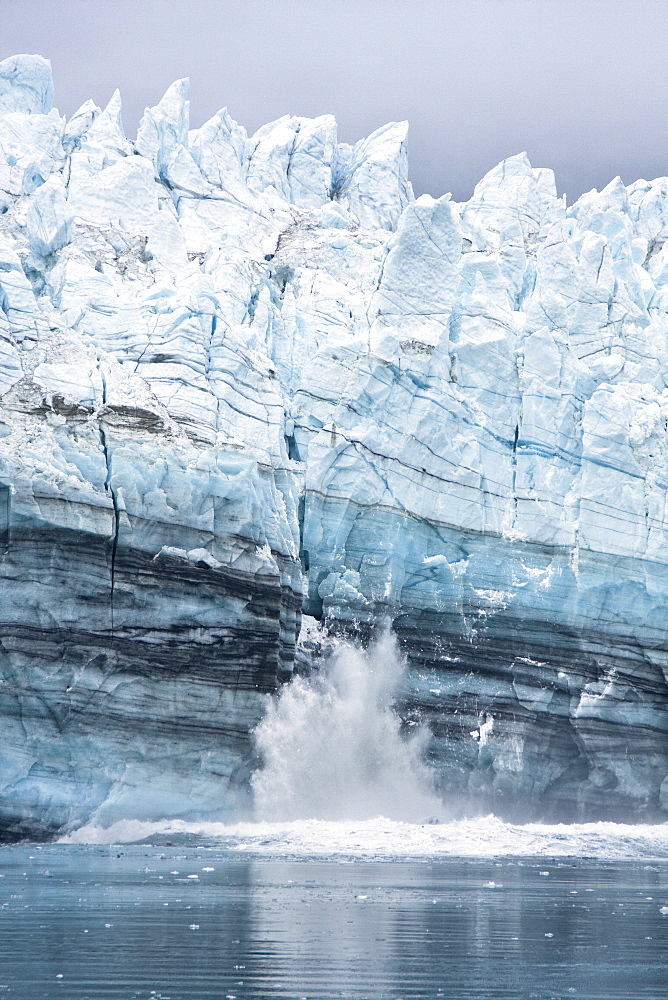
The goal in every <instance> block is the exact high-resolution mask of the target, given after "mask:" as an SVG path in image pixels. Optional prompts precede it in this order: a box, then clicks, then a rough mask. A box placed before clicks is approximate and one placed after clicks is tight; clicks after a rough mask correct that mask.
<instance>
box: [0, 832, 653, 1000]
mask: <svg viewBox="0 0 668 1000" xmlns="http://www.w3.org/2000/svg"><path fill="white" fill-rule="evenodd" d="M0 876H1V877H0V1000H2V997H3V996H6V997H7V1000H84V998H89V1000H98V998H99V1000H102V998H106V1000H121V998H122V1000H126V998H127V1000H129V998H142V1000H205V998H216V1000H226V998H227V1000H232V998H237V1000H243V998H258V1000H270V998H274V997H284V998H300V997H304V998H308V1000H325V998H327V1000H329V998H340V997H346V998H359V1000H362V998H369V1000H380V998H392V1000H399V998H407V1000H408V998H427V997H429V998H432V997H433V998H448V1000H455V998H456V1000H473V998H476V1000H483V998H484V1000H497V998H499V1000H500V998H513V1000H529V998H534V997H535V998H546V1000H547V998H552V997H558V998H568V1000H571V998H575V1000H584V998H589V1000H594V998H596V1000H603V998H615V1000H618V998H619V1000H622V998H623V1000H641V998H652V1000H659V998H660V1000H666V997H668V915H662V914H661V912H660V910H661V907H665V906H668V862H667V861H665V860H660V861H651V860H643V861H619V860H618V861H614V862H613V861H611V862H606V861H601V860H598V861H597V860H587V859H582V858H580V859H568V858H558V859H552V860H550V859H546V858H544V857H543V858H540V859H536V858H527V859H520V858H503V859H499V860H494V859H484V860H479V859H471V858H468V859H457V858H445V859H429V858H426V859H425V858H422V859H420V860H413V861H410V860H389V859H375V860H374V859H360V858H347V859H346V858H341V857H337V858H329V859H327V858H311V859H303V858H302V859H298V860H297V859H292V860H291V859H289V858H286V859H282V858H281V859H277V858H272V857H266V856H259V855H255V856H248V855H244V856H242V857H240V855H239V853H238V852H235V851H234V850H230V849H229V848H228V847H220V846H218V847H216V846H212V845H211V844H209V845H208V846H206V847H204V848H202V847H197V848H196V847H193V846H191V845H184V844H178V843H176V844H175V843H171V844H167V845H163V846H145V845H127V844H124V845H122V846H120V847H110V846H99V845H97V846H90V845H77V844H54V845H48V846H43V847H41V848H37V847H35V845H31V846H18V847H5V848H2V849H0Z"/></svg>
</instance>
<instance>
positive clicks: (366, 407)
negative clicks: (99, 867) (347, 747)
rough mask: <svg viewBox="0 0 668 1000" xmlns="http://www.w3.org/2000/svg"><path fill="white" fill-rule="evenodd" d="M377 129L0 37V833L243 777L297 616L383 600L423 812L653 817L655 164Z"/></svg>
mask: <svg viewBox="0 0 668 1000" xmlns="http://www.w3.org/2000/svg"><path fill="white" fill-rule="evenodd" d="M405 140H406V126H405V123H400V124H391V125H388V126H385V127H384V128H381V129H378V130H377V131H376V132H375V133H373V134H372V135H371V136H369V137H368V138H367V139H363V140H361V141H360V142H359V143H357V144H356V145H355V146H352V147H351V146H347V145H345V144H341V143H338V141H337V134H336V124H335V122H334V120H333V119H332V118H331V116H322V117H320V118H315V119H307V118H303V117H290V116H285V117H284V118H281V119H279V120H278V121H276V122H273V123H271V124H269V125H267V126H264V127H263V128H261V129H260V130H259V131H258V132H257V133H255V135H253V136H248V135H247V133H246V132H245V130H244V129H243V128H242V127H240V126H239V125H237V124H236V123H235V122H234V121H233V120H232V119H231V118H230V116H229V114H228V113H227V111H225V110H224V111H221V112H220V113H219V114H217V115H215V116H214V117H213V118H212V119H211V120H210V121H208V122H207V123H205V124H204V125H203V126H201V127H200V128H199V129H191V128H190V121H189V106H188V100H187V81H177V83H175V84H173V85H172V87H170V88H169V90H168V91H167V93H166V95H165V97H164V98H163V99H162V100H161V101H160V102H159V103H158V104H157V105H156V106H155V107H154V108H150V109H147V111H146V113H145V116H144V118H143V120H142V123H141V125H140V128H139V132H138V135H137V139H136V140H135V141H134V142H132V141H131V140H130V139H129V138H128V137H127V136H126V135H125V133H124V130H123V125H122V115H121V100H120V95H119V94H118V92H117V93H116V94H114V95H113V96H112V98H111V100H110V101H109V103H108V105H107V106H106V108H104V109H103V110H101V109H100V108H98V107H97V106H96V105H94V104H93V102H90V101H89V102H87V103H86V104H84V105H83V106H82V107H81V108H80V109H79V110H78V111H77V112H76V113H75V115H74V116H73V117H72V118H71V119H70V121H68V122H66V121H64V120H63V119H61V118H60V116H59V115H58V112H57V111H55V110H54V109H53V108H52V85H51V77H50V71H49V67H48V64H47V63H46V62H45V61H44V60H42V59H40V58H39V57H32V56H18V57H14V58H13V59H10V60H6V61H5V62H4V63H2V64H0V212H1V213H2V214H0V306H1V309H0V556H1V561H0V572H1V573H2V585H1V590H0V595H1V597H0V600H1V606H0V607H1V612H2V634H1V637H0V672H1V679H2V683H0V703H1V707H0V712H1V713H2V719H3V726H2V732H1V734H0V761H1V765H0V830H2V831H4V832H3V833H2V834H1V835H2V836H5V837H14V836H19V835H21V834H24V833H35V834H37V835H41V834H43V833H45V832H48V831H50V830H58V829H62V828H65V827H72V826H76V825H78V824H80V823H82V822H84V821H86V820H88V819H90V818H91V816H94V817H95V819H96V821H99V822H103V823H110V822H113V821H114V820H116V819H118V818H120V817H124V816H133V817H139V818H152V817H155V816H166V815H169V816H178V815H186V814H192V813H193V812H197V813H199V814H200V815H205V814H206V815H213V814H216V815H219V814H222V815H230V814H231V813H232V812H233V811H234V810H235V809H239V808H241V806H242V804H243V802H244V795H245V790H246V789H247V788H248V775H249V771H250V768H251V767H252V766H253V751H252V745H251V739H250V736H249V733H250V731H251V730H252V728H253V727H254V726H255V725H256V724H257V722H258V721H259V719H260V718H261V717H262V714H263V711H264V699H265V696H266V694H267V693H269V692H271V691H273V690H274V689H275V687H276V685H277V684H278V683H279V682H280V680H281V679H282V678H285V677H287V676H289V674H290V672H291V670H292V665H293V662H294V649H295V642H296V638H297V634H298V631H299V621H300V615H301V610H302V608H303V609H304V610H305V611H306V612H307V613H308V614H309V615H313V616H315V617H316V618H319V619H322V620H324V621H325V622H326V623H327V625H328V627H329V628H330V629H332V630H334V631H340V632H345V633H348V634H351V635H356V636H359V637H360V638H363V639H364V638H366V637H367V636H368V634H370V633H371V632H372V630H373V628H374V627H375V625H376V624H377V623H378V622H379V621H381V620H385V619H387V618H389V619H391V620H392V622H393V626H394V629H395V631H396V633H397V636H398V638H399V641H400V643H401V644H402V646H403V648H404V650H405V652H406V653H407V655H408V657H409V660H410V663H411V670H410V671H409V673H408V675H407V681H406V683H405V686H404V690H403V691H402V694H401V699H400V702H401V711H402V713H403V715H404V717H405V720H406V721H407V723H409V722H411V721H416V720H417V719H421V720H422V721H424V722H426V723H427V724H428V725H429V729H430V732H431V737H430V745H429V756H430V759H431V760H432V762H433V763H434V766H435V768H436V772H437V779H438V781H439V783H440V787H441V790H442V792H443V794H444V796H445V797H446V798H447V799H448V800H449V801H450V802H451V803H454V802H455V801H458V802H461V803H464V804H467V803H468V805H469V807H470V804H471V803H472V802H473V803H477V805H478V807H479V808H485V809H489V808H493V809H495V810H496V811H497V812H500V813H503V814H507V815H513V816H556V817H569V816H582V817H593V816H608V815H615V816H627V817H628V816H635V817H641V816H647V817H649V816H659V817H661V816H663V817H664V818H665V813H666V810H668V779H667V777H666V775H667V773H668V762H667V758H668V752H667V744H668V739H667V738H666V730H667V729H668V715H667V711H666V706H667V700H668V699H667V695H668V635H667V632H666V624H665V623H666V621H667V620H668V617H667V612H668V608H667V606H666V605H667V603H668V598H667V597H666V595H667V594H668V586H667V584H668V546H667V540H668V533H667V531H668V528H667V523H666V518H667V513H666V495H667V494H666V487H667V485H668V483H667V476H668V474H667V472H666V470H667V468H668V434H667V431H666V428H667V427H668V339H667V335H668V315H667V314H668V243H667V242H666V238H667V237H668V181H667V180H666V179H659V180H656V181H651V182H647V181H638V182H636V183H635V184H633V185H631V186H630V187H628V188H626V187H624V185H623V184H622V183H621V181H619V179H617V180H615V181H613V182H612V183H611V184H610V185H608V187H607V188H605V189H604V190H603V191H601V192H597V191H592V192H589V193H588V194H586V195H584V196H583V197H582V198H581V199H579V201H578V202H576V204H575V205H572V206H567V205H566V203H565V202H564V200H563V199H559V198H558V197H557V194H556V188H555V183H554V177H553V175H552V173H551V171H549V170H543V169H535V168H533V167H532V165H531V164H530V162H529V161H528V159H527V157H526V155H524V154H522V155H520V156H515V157H511V158H509V159H507V160H505V161H504V162H503V163H502V164H500V165H499V166H498V167H496V168H495V169H494V170H492V171H490V173H489V174H488V175H487V176H486V177H485V178H483V180H482V181H481V182H480V183H479V184H478V185H477V187H476V189H475V191H474V194H473V197H472V198H471V200H470V201H469V202H467V203H466V204H463V205H459V204H455V203H454V202H452V201H451V200H450V198H449V196H447V195H446V196H444V197H442V198H439V199H433V198H431V197H429V196H422V197H420V198H418V199H417V200H415V199H414V197H413V193H412V190H411V187H410V183H409V181H408V170H407V158H406V145H405Z"/></svg>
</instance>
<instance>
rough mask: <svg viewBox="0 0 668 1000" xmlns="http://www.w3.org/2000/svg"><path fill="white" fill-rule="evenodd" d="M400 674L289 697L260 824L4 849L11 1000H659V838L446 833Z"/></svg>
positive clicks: (274, 739)
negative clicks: (406, 714) (399, 702)
mask: <svg viewBox="0 0 668 1000" xmlns="http://www.w3.org/2000/svg"><path fill="white" fill-rule="evenodd" d="M404 669H405V666H404V664H403V662H402V660H401V657H399V656H398V654H397V651H396V648H395V647H394V645H393V643H392V640H391V638H390V637H389V636H384V637H382V638H381V640H380V641H379V643H378V644H377V645H376V646H375V647H373V648H372V649H371V650H370V651H369V652H366V653H363V652H361V651H359V650H355V649H354V648H352V647H350V646H347V645H345V644H344V645H339V646H338V647H336V648H335V649H334V651H333V655H332V656H331V657H330V658H329V660H327V661H326V662H325V663H324V665H323V667H322V669H321V670H320V671H319V672H318V673H316V674H314V675H313V676H312V677H311V678H309V679H304V678H297V679H295V681H294V682H293V683H292V684H291V685H289V686H287V687H285V688H284V689H283V692H282V693H281V695H280V696H279V697H278V698H277V699H275V700H274V701H273V702H271V703H270V704H269V706H268V711H267V714H266V717H265V719H264V721H263V723H262V724H261V726H260V728H259V730H258V732H257V734H256V735H257V744H258V749H259V751H260V753H261V754H262V757H263V760H264V765H263V767H262V768H261V770H259V771H258V773H257V774H256V775H255V777H254V779H253V786H254V793H255V805H256V815H255V818H254V821H253V822H249V821H246V822H243V823H234V824H223V823H217V822H212V821H207V822H198V821H195V820H193V819H181V820H167V821H160V820H159V821H156V822H152V823H143V822H137V821H134V820H132V819H128V820H124V821H122V822H119V823H117V824H115V826H113V827H107V828H104V827H101V826H99V825H96V823H95V822H94V820H93V821H92V822H91V823H90V824H89V825H88V826H87V827H85V828H83V829H81V830H78V831H73V832H72V833H70V834H69V835H68V836H67V837H64V838H63V840H62V841H61V842H60V843H57V844H48V845H47V844H32V845H19V846H13V847H4V848H2V849H0V1000H2V997H3V996H5V995H6V996H7V997H8V1000H86V998H87V1000H102V998H106V1000H130V998H132V1000H140V998H141V1000H205V998H216V1000H243V998H248V1000H250V998H253V1000H270V998H274V997H276V998H278V997H283V998H286V1000H299V998H305V1000H330V998H331V1000H334V998H351V1000H353V998H355V1000H362V998H368V1000H381V998H392V1000H409V998H412V1000H417V998H425V1000H426V998H435V1000H438V998H443V1000H474V998H475V1000H501V998H508V1000H531V998H540V1000H548V998H560V1000H566V998H569V1000H570V998H575V1000H641V998H647V1000H650V998H651V1000H666V997H668V825H663V826H635V825H620V824H613V823H589V824H574V825H551V826H546V825H541V824H529V825H512V824H509V823H505V822H502V821H501V820H499V819H498V818H496V817H494V816H488V817H475V818H470V819H463V820H462V819H460V820H457V821H447V820H445V819H444V817H445V816H446V811H445V810H444V808H443V803H441V802H440V801H439V800H438V798H437V797H436V796H435V793H434V790H433V786H432V781H431V775H430V773H429V771H428V769H427V768H426V767H425V765H424V763H423V757H422V750H423V747H424V738H425V734H424V733H422V732H420V731H419V729H418V731H417V732H414V733H412V734H409V735H408V736H407V735H406V734H405V733H404V732H402V729H401V725H400V721H399V719H398V718H397V717H396V715H395V713H394V711H393V707H392V703H393V698H394V696H395V694H396V692H397V691H398V690H399V688H400V685H401V682H402V678H403V672H404ZM194 808H196V804H194Z"/></svg>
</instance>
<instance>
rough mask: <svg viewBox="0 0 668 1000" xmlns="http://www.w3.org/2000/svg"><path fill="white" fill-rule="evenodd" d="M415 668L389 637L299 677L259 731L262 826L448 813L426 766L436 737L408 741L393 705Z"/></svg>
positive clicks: (339, 650)
mask: <svg viewBox="0 0 668 1000" xmlns="http://www.w3.org/2000/svg"><path fill="white" fill-rule="evenodd" d="M405 669H406V665H405V662H404V660H403V659H402V657H401V656H400V655H399V652H398V649H397V646H396V642H395V640H394V638H393V637H392V636H391V635H390V634H389V632H386V633H384V634H383V635H382V636H381V637H380V639H379V640H378V641H377V642H376V643H374V644H373V645H372V646H371V647H370V648H369V649H368V650H366V651H364V650H362V649H358V648H357V647H355V646H353V645H352V644H351V643H348V642H341V643H337V644H336V645H335V647H334V651H333V653H332V655H331V656H330V657H329V659H328V660H327V661H326V663H325V665H324V666H323V667H322V668H321V669H320V670H319V671H318V672H317V673H316V674H313V675H311V676H310V677H307V678H303V677H295V678H294V679H293V680H292V681H291V682H290V684H288V685H287V686H286V687H285V688H284V689H283V690H282V692H281V693H280V694H279V695H278V696H277V697H276V698H275V699H273V700H272V701H271V702H270V704H269V708H268V711H267V714H266V716H265V718H264V719H263V721H262V722H261V723H260V725H259V726H258V728H257V729H256V731H255V739H256V745H257V747H258V749H259V751H260V753H261V755H262V757H263V760H264V766H263V767H262V768H261V770H259V771H257V772H256V774H255V775H254V777H253V781H252V783H253V792H254V796H255V806H256V813H257V818H258V819H260V820H269V821H276V820H299V819H320V820H364V819H371V818H373V817H375V816H379V815H382V816H386V817H387V818H389V819H394V820H405V821H418V820H420V819H424V818H425V817H429V816H434V815H439V814H441V813H442V805H441V803H440V801H439V800H438V799H437V798H436V796H435V794H434V792H433V789H432V785H431V780H430V775H429V772H428V770H427V768H426V767H425V765H424V763H423V753H424V749H425V742H426V740H427V739H428V732H427V731H425V730H422V729H418V731H417V732H416V733H415V734H414V735H411V736H409V737H408V738H404V737H403V736H402V733H401V722H400V720H399V717H398V716H397V714H396V713H395V712H394V710H393V700H394V698H395V695H396V692H397V690H398V687H399V685H400V683H401V681H402V679H403V675H404V672H405Z"/></svg>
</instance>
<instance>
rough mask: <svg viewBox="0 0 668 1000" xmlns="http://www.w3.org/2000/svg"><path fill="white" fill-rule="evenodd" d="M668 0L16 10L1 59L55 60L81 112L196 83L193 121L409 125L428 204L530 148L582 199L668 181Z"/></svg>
mask: <svg viewBox="0 0 668 1000" xmlns="http://www.w3.org/2000/svg"><path fill="white" fill-rule="evenodd" d="M667 29H668V3H666V2H665V0H0V58H5V57H6V56H8V55H12V54H14V53H17V52H38V53H40V54H42V55H44V56H46V57H47V58H50V59H51V62H52V65H53V71H54V78H55V87H56V104H57V106H58V107H59V108H60V110H61V111H62V112H63V113H65V114H71V113H72V112H73V111H74V110H75V109H76V108H77V107H78V106H79V105H80V104H81V103H82V102H83V101H84V100H85V99H86V98H88V97H93V98H94V99H95V101H96V102H97V103H98V104H104V103H106V101H107V100H108V98H109V96H110V95H111V92H112V91H113V89H114V88H115V87H116V86H119V87H120V88H121V93H122V96H123V104H124V118H125V124H126V129H127V131H128V134H129V135H130V136H134V133H135V130H136V126H137V123H138V120H139V118H140V116H141V113H142V111H143V108H144V107H145V106H146V105H150V104H154V103H155V102H156V101H157V100H158V99H159V98H160V96H161V95H162V93H163V92H164V90H165V89H166V88H167V86H168V85H169V84H170V83H171V82H172V81H173V80H175V79H177V78H178V77H182V76H189V77H190V79H191V91H190V97H191V124H192V125H193V126H197V125H199V124H201V123H202V122H203V121H204V120H205V119H206V118H208V117H209V116H210V115H211V114H213V113H214V112H215V111H217V110H218V109H219V108H220V107H223V106H227V107H228V108H229V110H230V113H231V114H232V116H233V117H234V118H236V119H237V121H239V122H241V123H242V124H244V125H245V126H246V127H247V128H248V130H249V131H250V132H252V131H253V130H254V129H256V128H257V127H258V126H259V125H261V124H263V123H264V122H266V121H270V120H272V119H274V118H277V117H279V116H280V115H282V114H285V113H291V114H303V115H309V116H313V115H318V114H325V113H333V114H335V115H336V117H337V119H338V122H339V137H340V139H341V140H344V141H347V142H351V141H355V140H356V139H358V138H360V137H361V136H363V135H366V134H367V133H369V132H370V131H372V130H373V129H374V128H377V127H378V126H379V125H382V124H383V123H384V122H386V121H390V120H399V119H403V118H407V119H408V120H409V121H410V123H411V131H410V134H409V155H410V173H411V179H412V181H413V184H414V187H415V190H416V193H418V194H419V193H421V192H422V191H429V192H430V193H431V194H434V195H439V194H442V193H443V192H444V191H452V192H453V194H454V196H455V197H456V198H457V199H464V198H467V197H468V196H469V195H470V192H471V191H472V188H473V185H474V184H475V183H476V181H477V180H479V178H480V177H481V176H482V175H483V174H484V173H485V171H486V170H488V169H489V168H490V167H492V166H494V164H495V163H497V162H498V161H499V160H500V159H502V158H503V157H505V156H509V155H512V154H513V153H517V152H520V151H521V150H523V149H526V150H527V151H528V153H529V156H530V158H531V160H532V162H533V164H534V165H535V166H549V167H552V168H553V169H554V170H555V172H556V175H557V185H558V188H559V190H560V191H566V192H567V194H568V196H569V200H572V199H573V198H574V197H576V196H577V195H578V194H580V193H581V192H582V191H584V190H587V189H588V188H590V187H592V186H596V187H602V186H603V185H604V184H606V183H607V182H608V181H609V180H610V179H611V178H612V177H613V176H614V175H615V174H618V173H619V174H621V176H622V179H623V180H624V181H625V182H626V183H629V182H630V181H632V180H635V179H636V178H637V177H641V176H642V177H647V178H651V177H656V176H659V175H662V174H668V132H667V129H666V107H667V105H668V100H667V98H668V30H667Z"/></svg>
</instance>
